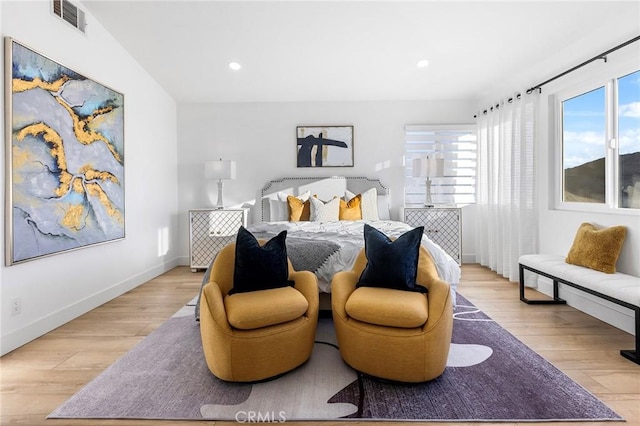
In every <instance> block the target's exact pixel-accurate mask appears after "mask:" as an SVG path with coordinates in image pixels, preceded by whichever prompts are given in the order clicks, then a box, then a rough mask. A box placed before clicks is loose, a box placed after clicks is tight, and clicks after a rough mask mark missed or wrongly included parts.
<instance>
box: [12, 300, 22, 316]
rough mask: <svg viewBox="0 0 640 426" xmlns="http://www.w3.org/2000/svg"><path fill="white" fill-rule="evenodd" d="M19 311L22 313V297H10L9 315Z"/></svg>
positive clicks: (16, 313) (17, 313) (18, 313)
mask: <svg viewBox="0 0 640 426" xmlns="http://www.w3.org/2000/svg"><path fill="white" fill-rule="evenodd" d="M20 313H22V299H21V298H19V297H16V298H15V299H11V316H12V317H14V316H16V315H20Z"/></svg>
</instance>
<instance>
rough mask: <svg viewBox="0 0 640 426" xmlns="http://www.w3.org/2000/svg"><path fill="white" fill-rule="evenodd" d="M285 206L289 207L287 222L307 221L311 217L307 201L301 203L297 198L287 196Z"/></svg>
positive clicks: (309, 203) (309, 204)
mask: <svg viewBox="0 0 640 426" xmlns="http://www.w3.org/2000/svg"><path fill="white" fill-rule="evenodd" d="M287 204H288V205H289V221H290V222H300V221H308V220H309V217H310V216H311V202H310V201H309V200H307V201H302V200H301V199H300V198H298V197H294V196H293V195H289V196H288V197H287Z"/></svg>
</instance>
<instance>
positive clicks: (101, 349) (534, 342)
mask: <svg viewBox="0 0 640 426" xmlns="http://www.w3.org/2000/svg"><path fill="white" fill-rule="evenodd" d="M202 275H203V272H197V273H193V272H191V270H190V269H189V268H187V267H178V268H175V269H172V270H171V271H168V272H167V273H165V274H163V275H161V276H159V277H157V278H154V279H153V280H150V281H149V282H147V283H145V284H144V285H142V286H140V287H138V288H136V289H134V290H131V291H130V292H128V293H126V294H124V295H122V296H120V297H118V298H116V299H114V300H112V301H110V302H108V303H106V304H104V305H103V306H100V307H98V308H96V309H94V310H92V311H91V312H88V313H87V314H85V315H83V316H81V317H79V318H78V319H76V320H74V321H71V322H69V323H68V324H65V325H64V326H62V327H59V328H58V329H56V330H54V331H52V332H50V333H48V334H47V335H45V336H43V337H41V338H39V339H36V340H35V341H33V342H31V343H29V344H27V345H25V346H23V347H21V348H19V349H16V350H15V351H13V352H11V353H9V354H7V355H5V356H4V357H2V358H0V424H2V425H42V424H45V425H51V426H57V425H71V426H73V425H86V424H88V423H87V420H83V419H49V420H45V419H46V416H47V415H48V414H49V413H50V412H51V411H53V410H54V409H55V408H56V407H58V406H59V405H60V404H62V403H63V402H64V401H65V400H67V399H68V398H69V397H71V396H72V395H73V394H74V393H76V392H77V391H78V390H80V389H81V388H82V387H83V386H84V385H85V384H86V383H88V382H89V381H91V380H92V379H93V378H94V377H96V376H97V375H99V374H100V372H101V371H103V370H104V369H105V368H106V367H107V366H108V365H111V364H112V363H113V362H115V361H116V360H117V359H118V358H119V357H120V356H121V355H122V354H124V353H126V352H127V351H128V350H130V349H131V348H133V347H134V346H135V345H136V344H137V343H139V342H140V341H141V340H142V339H143V337H144V336H146V335H148V334H149V333H151V332H152V331H153V330H155V329H156V328H157V327H158V326H160V324H162V323H163V322H164V321H166V320H167V319H168V318H169V317H170V316H171V315H172V314H173V313H174V312H176V311H177V310H178V309H180V308H181V307H182V306H184V304H185V303H187V302H188V301H190V300H191V299H193V297H194V296H195V295H196V294H197V292H198V291H199V288H200V283H201V281H202ZM458 290H459V293H460V294H462V295H463V296H464V297H465V298H467V299H468V300H470V301H471V302H472V303H473V304H475V305H476V306H477V307H478V308H480V309H481V310H483V311H484V312H485V313H487V315H489V316H490V317H491V318H493V319H494V320H495V321H496V322H498V323H499V324H501V325H502V326H503V327H505V328H506V329H507V330H509V331H510V332H511V333H512V334H514V335H515V336H516V337H518V338H519V339H520V340H522V341H523V342H524V343H526V344H527V345H529V346H531V347H532V348H533V349H534V350H536V351H537V352H538V353H539V354H540V355H541V356H543V357H544V358H546V359H547V360H549V361H550V362H552V363H553V364H554V365H555V366H556V367H558V368H559V369H561V370H563V371H564V372H565V373H566V374H567V375H569V376H570V377H571V378H573V379H574V380H575V381H576V382H578V383H579V384H580V385H582V386H583V387H585V388H586V389H587V390H589V391H590V392H592V393H593V394H594V395H596V396H597V397H599V398H600V399H601V400H603V401H604V402H605V403H606V404H607V405H608V406H609V407H611V408H612V409H614V410H615V411H616V412H618V413H619V414H620V415H622V416H623V417H625V418H626V420H627V423H626V424H627V425H640V366H638V365H636V364H634V363H632V362H630V361H628V360H626V359H624V358H622V357H621V356H620V354H619V351H620V349H623V348H624V349H629V348H631V347H633V337H632V336H631V335H629V334H628V333H625V332H624V331H621V330H618V329H616V328H614V327H612V326H610V325H608V324H605V323H603V322H602V321H599V320H597V319H595V318H593V317H590V316H589V315H586V314H584V313H582V312H579V311H577V310H575V309H573V308H572V307H570V306H564V305H555V306H530V305H526V304H524V303H522V302H520V300H519V292H518V291H519V290H518V286H517V285H516V284H515V283H511V282H509V281H507V280H505V279H504V278H501V277H499V276H498V275H497V274H495V273H493V272H491V271H490V270H488V269H487V268H484V267H482V266H479V265H475V264H470V265H463V267H462V279H461V282H460V286H459V289H458ZM528 293H530V294H531V295H532V296H531V297H542V296H539V295H535V292H534V291H533V290H528ZM90 424H92V425H97V426H109V425H117V426H122V425H124V424H126V425H127V426H145V425H164V424H166V425H171V426H174V425H177V426H187V425H188V426H197V425H204V424H207V425H214V424H215V425H220V426H223V425H225V426H226V425H233V424H235V423H233V422H198V421H189V422H176V421H165V422H160V421H157V420H147V421H143V420H126V421H124V422H123V421H122V420H91V421H90ZM287 424H289V425H301V426H302V425H304V426H313V425H315V424H320V425H322V426H329V425H341V426H342V425H344V424H345V423H343V422H288V423H287ZM366 424H368V425H371V424H373V425H375V426H386V425H393V424H396V423H393V422H363V421H357V422H349V425H350V426H362V425H366ZM412 424H416V425H425V426H426V425H428V426H437V425H446V426H450V425H452V424H456V425H477V424H478V423H438V422H435V423H434V422H422V423H421V422H414V423H412ZM482 424H483V425H486V426H490V425H492V423H482ZM537 424H539V425H550V426H563V425H566V426H575V425H576V423H575V422H551V423H537ZM494 425H496V426H498V425H499V426H516V425H522V426H525V425H527V426H528V425H530V423H516V422H513V423H511V422H507V423H495V424H494ZM598 425H603V426H604V425H607V426H611V425H612V423H611V422H589V426H598Z"/></svg>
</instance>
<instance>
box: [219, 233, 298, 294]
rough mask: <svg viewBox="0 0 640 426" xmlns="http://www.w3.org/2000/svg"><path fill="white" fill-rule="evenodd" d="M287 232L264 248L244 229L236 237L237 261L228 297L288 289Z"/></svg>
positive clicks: (271, 240) (291, 282) (276, 237)
mask: <svg viewBox="0 0 640 426" xmlns="http://www.w3.org/2000/svg"><path fill="white" fill-rule="evenodd" d="M286 237H287V231H282V232H280V233H279V234H278V235H276V236H275V237H273V238H272V239H270V240H269V241H267V242H266V243H265V244H264V245H263V246H260V243H259V242H258V240H257V239H256V237H254V236H253V234H251V232H249V231H247V230H246V229H245V228H244V227H243V226H241V227H240V229H239V230H238V236H237V237H236V262H235V266H234V269H233V288H232V289H231V290H230V291H229V294H230V295H231V294H234V293H246V292H249V291H256V290H267V289H270V288H279V287H286V286H288V285H293V284H294V283H293V281H289V264H288V262H287V246H286V245H285V240H286Z"/></svg>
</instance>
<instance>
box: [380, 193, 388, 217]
mask: <svg viewBox="0 0 640 426" xmlns="http://www.w3.org/2000/svg"><path fill="white" fill-rule="evenodd" d="M378 217H379V219H380V220H390V219H391V215H390V213H389V196H388V195H378Z"/></svg>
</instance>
